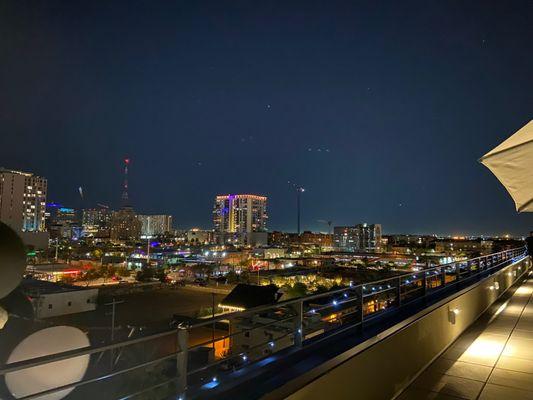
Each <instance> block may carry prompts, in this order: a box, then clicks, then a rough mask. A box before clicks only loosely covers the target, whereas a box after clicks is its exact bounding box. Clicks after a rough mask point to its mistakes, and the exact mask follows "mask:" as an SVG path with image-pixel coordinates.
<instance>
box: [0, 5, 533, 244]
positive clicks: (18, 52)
mask: <svg viewBox="0 0 533 400" xmlns="http://www.w3.org/2000/svg"><path fill="white" fill-rule="evenodd" d="M96 3H98V4H96ZM532 21H533V2H531V1H478V2H476V1H431V2H428V1H420V2H407V1H390V2H387V1H367V2H355V1H338V2H336V1H331V0H330V1H323V2H316V1H300V2H290V1H279V2H274V1H261V2H259V1H221V0H218V1H213V2H203V1H188V2H185V1H183V2H178V1H176V2H171V1H164V2H160V3H158V2H155V1H144V2H138V1H131V0H128V1H103V2H90V1H57V2H56V1H46V2H38V1H32V2H26V1H19V0H11V1H8V0H5V1H3V2H2V4H0V166H4V167H7V168H13V169H21V170H26V171H31V172H34V173H36V174H38V175H42V176H45V177H47V178H48V182H49V193H48V199H49V200H50V201H52V200H53V201H57V202H59V203H61V204H63V205H65V206H70V207H75V208H81V207H91V206H95V205H96V203H104V204H109V205H110V206H112V207H118V206H119V205H120V196H121V180H122V176H121V162H122V160H123V158H124V157H129V158H131V160H132V161H131V166H130V198H131V201H132V204H133V206H134V208H135V209H136V211H138V212H140V213H170V214H172V215H173V216H174V221H175V225H176V226H177V227H179V228H189V227H193V226H200V227H204V228H211V215H212V214H211V210H212V206H213V198H214V196H215V195H216V194H222V193H238V192H243V193H257V194H264V195H267V196H268V197H269V214H270V221H269V228H270V229H283V230H292V231H294V230H295V229H296V226H295V225H296V221H295V214H296V212H295V194H294V192H293V189H292V188H291V186H290V185H289V184H288V183H287V182H288V181H291V182H295V183H297V184H300V185H303V186H304V187H305V188H306V189H307V191H306V192H305V193H304V196H303V198H302V204H303V211H302V214H303V217H302V218H303V220H302V225H303V228H304V229H313V230H323V231H325V230H327V226H326V225H325V224H322V223H320V222H318V220H332V221H334V224H335V225H343V224H355V223H359V222H363V221H366V222H369V223H372V222H376V223H381V224H382V225H383V228H384V231H385V232H388V233H393V232H394V233H398V232H407V233H442V234H460V233H470V234H502V233H514V234H520V235H522V234H526V233H527V232H528V231H529V230H531V229H533V215H531V214H517V213H516V211H515V209H514V203H513V201H512V200H511V198H510V197H509V196H508V194H507V192H506V191H505V189H504V188H503V187H502V186H501V185H500V183H499V182H498V181H497V180H496V178H495V177H494V176H493V175H492V174H491V173H490V171H488V170H487V169H485V167H483V166H482V165H481V164H479V163H478V162H477V160H478V158H479V157H481V156H482V155H483V154H484V153H486V152H487V151H488V150H490V149H492V148H493V147H495V146H496V145H497V144H499V143H500V142H501V141H502V140H504V139H505V138H506V137H508V136H509V135H511V134H512V133H514V132H515V131H516V130H518V129H519V128H521V127H522V126H523V125H525V124H526V123H527V122H528V121H529V120H531V119H532V118H533V22H532ZM79 186H82V187H83V191H84V194H85V198H84V200H83V202H82V199H81V198H80V196H79V194H78V187H79Z"/></svg>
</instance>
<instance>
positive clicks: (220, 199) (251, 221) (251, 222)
mask: <svg viewBox="0 0 533 400" xmlns="http://www.w3.org/2000/svg"><path fill="white" fill-rule="evenodd" d="M267 219H268V215H267V198H266V197H265V196H257V195H253V194H228V195H222V196H217V197H216V198H215V205H214V207H213V223H214V227H215V234H216V235H217V237H218V238H219V239H218V241H224V242H227V241H236V242H240V243H246V244H253V242H257V241H261V242H262V241H263V238H262V236H265V238H264V241H265V243H266V234H265V235H259V234H258V233H266V231H267ZM260 237H261V239H258V238H260Z"/></svg>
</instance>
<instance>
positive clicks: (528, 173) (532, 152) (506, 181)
mask: <svg viewBox="0 0 533 400" xmlns="http://www.w3.org/2000/svg"><path fill="white" fill-rule="evenodd" d="M479 161H480V162H481V163H482V164H483V165H484V166H485V167H487V168H488V169H490V170H491V172H492V173H493V174H494V175H495V176H496V178H498V180H499V181H500V182H501V183H502V184H503V186H505V188H506V189H507V191H508V192H509V194H510V195H511V197H512V198H513V200H514V202H515V204H516V211H518V212H533V120H531V121H529V123H528V124H527V125H525V126H524V127H523V128H522V129H520V130H519V131H518V132H516V133H515V134H514V135H513V136H511V137H510V138H508V139H507V140H505V141H504V142H502V143H501V144H500V145H499V146H497V147H495V148H494V149H493V150H491V151H489V152H488V153H487V154H485V155H484V156H483V157H481V159H480V160H479Z"/></svg>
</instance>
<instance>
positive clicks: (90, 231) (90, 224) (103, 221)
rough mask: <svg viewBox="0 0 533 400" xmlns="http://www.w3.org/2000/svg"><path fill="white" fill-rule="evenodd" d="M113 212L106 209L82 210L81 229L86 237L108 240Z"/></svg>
mask: <svg viewBox="0 0 533 400" xmlns="http://www.w3.org/2000/svg"><path fill="white" fill-rule="evenodd" d="M112 214H113V212H112V211H111V210H110V209H109V208H107V207H100V208H89V209H85V210H83V216H82V227H83V231H84V233H85V235H86V236H90V237H97V238H108V237H109V235H110V229H111V216H112Z"/></svg>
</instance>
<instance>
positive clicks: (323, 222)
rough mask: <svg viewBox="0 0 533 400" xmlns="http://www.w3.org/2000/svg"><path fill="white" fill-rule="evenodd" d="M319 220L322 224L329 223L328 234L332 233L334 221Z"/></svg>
mask: <svg viewBox="0 0 533 400" xmlns="http://www.w3.org/2000/svg"><path fill="white" fill-rule="evenodd" d="M317 222H320V223H322V224H328V234H330V235H331V224H333V221H326V220H325V219H319V220H317Z"/></svg>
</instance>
